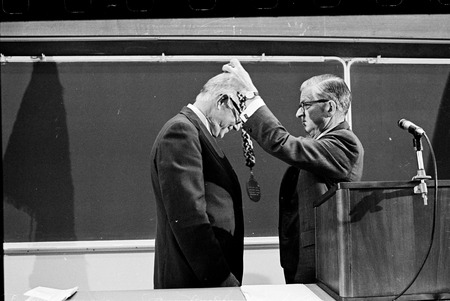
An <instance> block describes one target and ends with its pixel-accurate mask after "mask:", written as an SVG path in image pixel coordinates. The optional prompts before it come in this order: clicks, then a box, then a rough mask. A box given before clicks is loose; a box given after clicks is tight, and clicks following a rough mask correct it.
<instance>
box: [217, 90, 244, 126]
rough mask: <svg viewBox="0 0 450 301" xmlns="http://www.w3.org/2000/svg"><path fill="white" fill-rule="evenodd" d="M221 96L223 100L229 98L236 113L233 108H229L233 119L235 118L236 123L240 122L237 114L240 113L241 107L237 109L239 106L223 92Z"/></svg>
mask: <svg viewBox="0 0 450 301" xmlns="http://www.w3.org/2000/svg"><path fill="white" fill-rule="evenodd" d="M221 97H222V99H224V100H229V101H230V102H231V103H232V104H233V107H234V109H235V110H236V112H237V113H236V112H235V110H231V111H232V112H233V116H234V119H235V120H236V124H238V123H240V122H241V118H240V117H239V115H241V109H239V106H238V105H237V104H236V103H235V102H234V100H233V98H231V97H230V96H228V95H226V94H224V95H222V96H221ZM230 109H232V108H230Z"/></svg>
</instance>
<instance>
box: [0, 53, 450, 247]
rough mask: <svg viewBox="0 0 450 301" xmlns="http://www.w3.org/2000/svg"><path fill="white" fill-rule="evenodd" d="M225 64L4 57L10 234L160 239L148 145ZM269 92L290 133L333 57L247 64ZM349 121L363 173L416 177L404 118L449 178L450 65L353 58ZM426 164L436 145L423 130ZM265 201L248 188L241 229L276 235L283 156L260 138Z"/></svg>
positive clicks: (371, 177) (233, 156) (226, 146)
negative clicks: (360, 148)
mask: <svg viewBox="0 0 450 301" xmlns="http://www.w3.org/2000/svg"><path fill="white" fill-rule="evenodd" d="M222 64H223V63H212V62H183V63H180V62H178V63H174V62H170V63H169V62H166V63H156V62H145V63H143V62H114V63H94V62H78V63H58V64H55V63H51V62H40V63H33V64H31V63H7V64H5V65H2V68H1V109H2V138H3V139H2V155H3V185H4V187H3V188H4V202H3V209H4V211H3V212H4V213H3V214H4V216H3V217H4V241H5V242H33V241H71V240H80V241H81V240H116V239H118V240H122V239H152V238H154V235H155V226H156V220H155V204H154V200H153V192H152V187H151V181H150V162H149V160H150V158H149V155H150V150H151V147H152V144H153V140H154V138H155V136H156V134H157V133H158V131H159V130H160V128H161V126H162V125H163V124H164V123H165V121H166V120H167V119H169V118H170V117H172V116H173V115H175V114H177V113H178V112H179V110H180V109H181V108H182V107H183V106H184V105H186V104H187V103H193V101H194V99H195V96H196V95H197V93H198V92H199V90H200V89H201V87H202V85H203V84H204V83H205V82H206V81H207V80H208V79H209V78H210V77H212V76H214V75H215V74H217V73H219V72H220V70H221V66H222ZM244 65H245V67H246V68H247V70H248V71H249V72H250V74H251V75H252V77H253V79H254V82H255V84H256V86H257V87H258V88H259V90H260V93H261V95H262V96H263V98H264V100H265V101H266V103H267V104H268V106H269V107H270V108H271V109H272V111H273V112H274V113H275V115H276V116H277V117H278V118H279V119H280V121H281V122H282V123H283V125H285V127H286V128H287V129H288V130H289V131H290V132H291V134H293V135H304V132H303V129H302V127H301V124H300V123H299V121H298V119H296V118H295V111H296V109H297V106H298V100H299V86H300V84H301V83H302V82H303V81H304V80H306V79H307V78H309V77H311V76H314V75H317V74H321V73H334V74H336V75H339V76H343V66H342V65H341V64H340V63H339V62H337V61H334V62H323V63H273V62H258V63H247V64H245V63H244ZM350 71H351V72H350V75H351V87H352V92H353V105H352V124H353V129H354V131H355V132H356V134H357V135H358V136H359V137H360V139H361V141H362V143H363V145H364V147H365V151H366V154H365V162H364V164H365V168H364V175H363V180H366V181H387V180H409V179H411V178H412V177H413V176H414V175H415V174H416V172H417V161H416V153H415V149H414V148H413V144H412V140H413V137H412V135H410V134H409V133H408V132H406V131H403V130H401V129H400V128H399V127H398V126H397V121H398V120H399V119H401V118H406V119H408V120H410V121H412V122H414V123H416V124H417V125H419V126H421V127H423V128H424V130H425V131H426V133H427V136H428V137H429V138H430V140H431V142H432V145H433V148H434V151H435V153H436V157H437V162H438V168H439V177H440V179H449V178H450V159H449V156H448V154H449V153H450V118H449V116H450V90H449V89H450V88H449V87H450V80H449V75H450V66H449V65H418V64H414V63H411V64H406V65H404V64H402V65H400V64H390V65H377V64H365V63H361V64H353V65H352V68H351V70H350ZM422 143H423V147H424V162H425V166H426V171H427V174H429V175H433V170H432V162H431V156H430V151H429V147H428V146H427V144H426V141H425V139H422ZM219 144H220V145H221V147H222V148H223V150H224V152H225V153H226V155H227V157H228V158H229V159H230V161H231V163H232V165H233V166H234V168H235V170H236V172H237V174H238V177H239V179H240V181H241V185H242V189H243V191H244V185H245V181H246V180H247V178H248V175H249V171H248V168H247V167H246V166H245V164H244V158H243V154H242V147H241V138H240V135H239V134H238V133H236V132H234V133H229V134H228V135H227V136H225V138H224V139H223V140H219ZM255 154H256V166H255V168H254V173H255V176H256V178H257V179H258V181H259V182H260V185H261V189H262V199H261V201H260V202H259V203H253V202H251V201H250V200H249V199H248V197H247V196H246V195H245V194H244V196H243V197H244V218H245V235H246V236H247V237H258V236H277V227H278V192H279V184H280V181H281V177H282V175H283V173H284V170H285V169H286V168H287V165H286V164H285V163H283V162H281V161H279V160H277V159H274V158H273V157H271V156H268V155H267V154H266V153H264V151H263V150H262V149H261V148H260V147H259V146H258V145H257V144H256V143H255Z"/></svg>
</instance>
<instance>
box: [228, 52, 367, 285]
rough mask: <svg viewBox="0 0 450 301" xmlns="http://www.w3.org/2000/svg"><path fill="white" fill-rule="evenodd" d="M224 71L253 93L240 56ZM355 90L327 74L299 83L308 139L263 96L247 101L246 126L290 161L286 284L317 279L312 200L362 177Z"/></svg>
mask: <svg viewBox="0 0 450 301" xmlns="http://www.w3.org/2000/svg"><path fill="white" fill-rule="evenodd" d="M223 70H224V71H227V72H230V73H232V74H234V75H235V76H236V77H237V78H239V79H240V80H241V81H242V82H243V83H244V84H245V85H246V86H247V90H249V91H257V89H256V87H255V86H254V85H253V82H252V80H251V78H250V76H249V74H248V73H247V71H246V70H245V69H244V68H243V67H242V65H241V64H240V62H239V61H238V60H236V59H233V60H231V61H230V63H229V64H226V65H224V66H223ZM350 103H351V93H350V90H349V89H348V87H347V85H346V84H345V82H344V81H343V80H342V79H341V78H340V77H337V76H335V75H331V74H324V75H318V76H314V77H312V78H310V79H308V80H306V81H305V82H304V83H303V84H302V85H301V87H300V102H299V106H298V109H297V111H296V117H297V118H299V119H300V120H301V123H302V125H303V127H304V129H305V131H306V132H307V133H308V137H295V136H293V135H290V134H289V132H288V131H287V130H286V129H285V128H284V127H283V126H282V125H281V123H280V122H279V121H278V119H277V118H276V117H275V116H274V115H273V114H272V112H271V111H270V110H269V108H268V107H267V106H266V105H265V103H264V101H263V100H262V98H261V97H260V96H256V97H253V98H252V99H250V100H247V101H246V109H245V110H244V111H243V112H242V114H241V120H242V122H243V128H244V129H245V130H246V131H247V132H248V133H249V134H250V136H251V137H252V138H253V139H255V140H256V141H257V142H258V144H259V145H260V146H261V147H262V148H263V149H264V150H265V151H266V152H267V153H269V154H271V155H273V156H275V157H277V158H278V159H280V160H282V161H284V162H286V163H287V164H289V165H290V167H289V168H288V169H287V171H286V173H285V174H284V176H283V179H282V182H281V186H280V195H279V202H280V210H279V211H280V219H279V236H280V257H281V266H282V267H283V269H284V275H285V279H286V283H314V282H316V277H315V270H316V269H315V225H314V209H313V202H314V201H315V200H317V199H318V198H319V197H320V196H321V195H322V194H324V193H325V192H326V191H327V190H328V189H330V187H331V186H333V185H336V184H337V183H339V182H351V181H359V180H361V177H362V172H363V157H364V149H363V146H362V144H361V142H360V141H359V139H358V137H357V136H356V135H355V134H354V133H353V132H352V131H351V129H350V126H349V124H348V123H347V122H346V120H345V117H346V115H347V112H348V109H349V107H350Z"/></svg>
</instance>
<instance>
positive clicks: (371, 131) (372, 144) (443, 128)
mask: <svg viewBox="0 0 450 301" xmlns="http://www.w3.org/2000/svg"><path fill="white" fill-rule="evenodd" d="M350 74H351V87H352V94H353V99H354V101H353V107H352V109H353V115H352V118H353V119H352V124H353V128H354V131H355V132H356V134H357V135H358V137H359V138H360V139H361V142H362V143H363V145H364V148H365V151H366V152H365V160H364V164H365V165H364V166H365V168H364V175H363V180H367V181H391V180H392V181H396V180H402V181H403V180H406V181H408V180H411V179H412V178H413V177H414V176H416V175H417V169H418V164H417V158H416V148H415V147H414V145H413V140H414V137H413V135H411V134H409V133H408V132H407V131H404V130H402V129H400V128H399V127H398V126H397V122H398V120H400V119H402V118H405V119H407V120H409V121H411V122H413V123H414V124H416V125H418V126H420V127H422V128H423V129H424V130H425V132H426V135H427V136H428V138H429V140H430V142H431V145H432V148H433V150H434V153H435V156H436V161H437V167H438V178H439V179H450V159H449V154H450V65H444V64H442V65H434V64H433V65H428V64H417V63H415V62H414V60H411V63H410V64H396V63H393V64H388V65H381V64H380V65H377V64H364V63H363V64H354V65H353V66H352V68H351V70H350ZM420 141H421V144H422V147H423V155H422V156H423V161H424V165H425V170H426V173H427V175H430V176H432V177H433V178H434V168H433V161H432V157H431V152H430V147H429V145H428V143H427V140H426V138H424V137H423V138H422V139H420Z"/></svg>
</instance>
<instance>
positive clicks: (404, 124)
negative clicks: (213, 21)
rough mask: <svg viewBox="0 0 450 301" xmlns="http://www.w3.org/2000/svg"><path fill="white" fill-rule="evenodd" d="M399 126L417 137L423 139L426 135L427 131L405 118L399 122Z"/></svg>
mask: <svg viewBox="0 0 450 301" xmlns="http://www.w3.org/2000/svg"><path fill="white" fill-rule="evenodd" d="M398 126H399V127H400V128H401V129H404V130H407V131H408V132H410V133H411V134H413V135H414V136H417V137H422V135H423V134H425V131H424V130H423V129H422V128H421V127H420V126H417V125H415V124H414V123H412V122H411V121H409V120H406V119H404V118H403V119H400V120H399V121H398Z"/></svg>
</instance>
